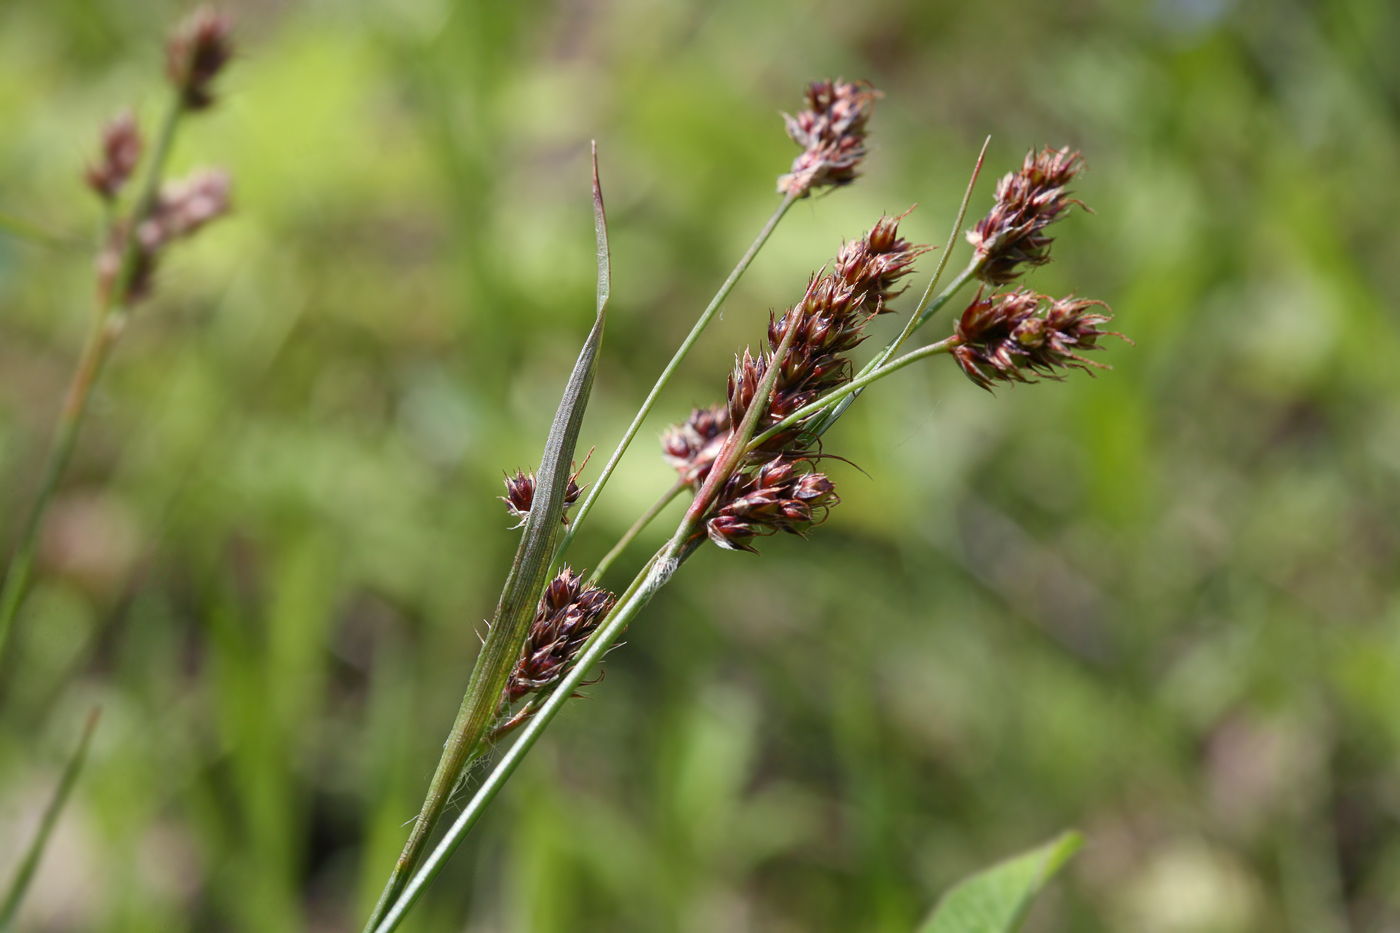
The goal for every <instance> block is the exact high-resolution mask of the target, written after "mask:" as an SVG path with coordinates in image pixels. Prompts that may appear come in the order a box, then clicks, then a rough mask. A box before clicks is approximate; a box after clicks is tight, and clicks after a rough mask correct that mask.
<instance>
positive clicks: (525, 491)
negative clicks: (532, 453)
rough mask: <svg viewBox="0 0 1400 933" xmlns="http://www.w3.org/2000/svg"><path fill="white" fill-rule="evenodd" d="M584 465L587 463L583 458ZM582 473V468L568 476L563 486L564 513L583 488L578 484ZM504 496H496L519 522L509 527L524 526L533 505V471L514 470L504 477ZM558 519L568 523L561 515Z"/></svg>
mask: <svg viewBox="0 0 1400 933" xmlns="http://www.w3.org/2000/svg"><path fill="white" fill-rule="evenodd" d="M584 463H585V465H586V464H587V463H588V460H587V458H584ZM582 472H583V467H579V468H578V469H577V470H575V471H574V472H573V473H571V474H570V475H569V479H568V481H567V482H566V483H565V484H564V511H565V512H567V511H568V510H569V507H570V506H572V505H573V504H574V503H575V502H577V501H578V497H579V494H580V493H582V492H583V487H582V486H580V485H579V484H578V477H579V474H580V473H582ZM505 484H506V494H505V495H504V496H497V498H498V499H500V500H501V501H502V502H504V503H505V504H506V511H507V512H509V513H510V514H511V516H512V517H513V518H516V519H519V521H518V522H517V523H516V524H515V525H513V526H511V527H513V528H519V527H521V526H523V525H524V524H525V519H527V518H529V517H530V508H531V506H533V505H534V504H535V474H534V472H533V471H531V472H529V473H526V472H524V471H523V470H516V471H515V475H514V476H506V478H505ZM560 519H561V520H562V521H563V522H564V524H566V525H567V524H568V523H569V517H568V516H567V515H561V516H560Z"/></svg>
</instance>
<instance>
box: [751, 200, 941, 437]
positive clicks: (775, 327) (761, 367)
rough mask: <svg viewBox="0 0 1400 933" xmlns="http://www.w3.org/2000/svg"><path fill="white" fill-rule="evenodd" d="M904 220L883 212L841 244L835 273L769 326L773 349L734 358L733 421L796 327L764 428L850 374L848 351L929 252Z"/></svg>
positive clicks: (818, 279) (826, 273)
mask: <svg viewBox="0 0 1400 933" xmlns="http://www.w3.org/2000/svg"><path fill="white" fill-rule="evenodd" d="M902 218H903V215H900V216H899V217H884V218H881V219H880V221H879V222H878V223H876V224H875V226H874V227H873V228H871V230H870V232H869V233H867V234H866V235H865V236H863V237H861V238H859V239H856V240H852V241H851V242H849V243H847V244H846V245H845V246H843V247H842V248H841V251H840V252H839V253H838V254H837V256H836V259H835V261H834V262H833V263H832V264H831V266H830V267H829V268H830V271H824V272H822V273H821V274H819V275H817V276H815V277H814V278H813V279H812V281H811V283H810V284H809V285H808V287H807V293H806V294H805V295H804V296H803V298H802V300H801V301H800V302H798V303H797V304H796V305H794V306H793V307H791V308H789V309H788V310H786V311H784V312H783V313H782V314H781V315H777V316H772V317H770V319H769V324H768V348H767V350H765V351H763V352H761V353H760V354H759V356H758V357H757V358H754V357H753V355H752V353H751V352H750V351H748V350H745V351H744V354H743V355H742V356H741V357H739V358H737V359H736V361H735V367H734V370H733V372H732V373H731V374H730V377H729V387H728V402H729V418H730V421H731V422H732V423H734V424H738V423H739V421H741V420H742V419H743V416H744V412H745V411H747V410H748V407H749V405H751V404H752V403H753V397H754V393H755V392H756V391H757V390H758V385H759V383H760V382H761V381H762V380H763V374H764V372H765V371H766V370H767V368H768V365H769V362H770V360H771V359H772V357H773V355H774V354H775V353H776V352H777V350H778V348H779V347H780V346H781V345H782V342H783V338H784V337H785V336H786V335H787V332H788V329H789V328H797V333H796V334H795V335H794V336H793V341H792V344H791V345H790V347H789V348H788V351H787V353H786V355H785V356H784V357H783V359H782V361H781V363H780V364H779V365H780V366H781V370H780V372H779V374H778V378H777V380H776V382H775V383H774V386H773V394H772V396H771V398H770V399H769V406H768V412H767V415H766V420H765V421H764V422H763V423H762V424H761V425H760V429H762V428H765V427H768V426H770V425H773V424H776V423H778V422H779V421H781V420H782V419H783V418H786V417H787V416H788V415H790V414H792V413H793V412H795V411H797V410H798V409H800V408H802V407H803V406H804V405H806V404H808V403H809V402H811V401H813V400H815V399H816V398H817V397H819V396H820V395H822V394H824V393H825V392H827V391H829V390H831V389H833V388H835V387H837V386H838V385H840V384H841V383H843V382H845V381H846V380H848V379H849V378H850V369H851V367H850V363H849V361H848V360H847V358H846V356H845V354H847V353H849V352H850V351H851V350H853V349H854V348H855V347H856V346H857V345H859V344H860V342H861V341H862V340H864V339H865V335H864V328H865V325H866V323H867V322H869V321H870V319H871V318H873V317H875V316H876V315H877V314H880V313H882V312H884V311H885V310H887V308H886V307H885V304H886V302H887V301H888V300H889V299H891V298H893V297H894V296H895V295H897V294H898V293H899V292H898V290H897V289H896V287H895V286H896V283H897V282H898V281H899V279H901V278H902V277H903V276H905V275H907V274H908V273H909V272H910V271H912V269H913V265H914V260H915V259H917V258H918V257H919V256H920V255H922V254H923V253H925V252H927V251H928V247H926V246H918V245H915V244H913V243H910V242H909V241H908V240H905V239H903V238H901V237H900V236H899V221H900V220H901V219H902ZM795 445H796V446H797V447H799V448H800V447H801V446H803V445H802V444H801V432H800V430H799V429H796V428H795V429H793V430H791V431H785V432H783V433H781V434H778V435H775V436H774V437H772V438H770V439H769V440H768V441H767V442H766V443H765V444H764V445H763V446H762V447H761V448H759V450H760V452H767V453H777V452H780V451H784V450H792V449H793V448H794V446H795Z"/></svg>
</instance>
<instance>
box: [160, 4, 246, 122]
mask: <svg viewBox="0 0 1400 933" xmlns="http://www.w3.org/2000/svg"><path fill="white" fill-rule="evenodd" d="M230 26H231V24H230V22H229V19H228V17H226V16H224V15H223V14H221V13H218V12H215V11H214V10H213V9H211V8H210V7H200V8H199V9H198V10H195V11H194V12H193V13H191V14H190V15H189V16H188V17H187V18H186V19H185V20H184V22H182V23H180V25H179V26H177V27H176V28H175V31H174V32H173V33H172V34H171V36H170V41H169V42H168V43H167V44H166V47H165V70H166V74H167V75H168V76H169V78H170V82H171V83H172V84H174V85H175V87H176V88H177V89H178V90H179V91H180V99H181V101H182V102H183V104H184V106H185V109H187V110H203V109H205V108H206V107H209V106H210V105H212V104H213V103H214V90H213V84H214V78H215V77H217V76H218V74H219V72H220V71H222V70H223V68H224V66H225V65H226V64H228V61H229V59H230V58H232V57H233V42H232V39H231V36H230V31H231V29H230Z"/></svg>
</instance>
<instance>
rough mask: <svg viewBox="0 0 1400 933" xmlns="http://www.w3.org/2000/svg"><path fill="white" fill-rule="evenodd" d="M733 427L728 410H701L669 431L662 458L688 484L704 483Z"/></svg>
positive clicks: (692, 413)
mask: <svg viewBox="0 0 1400 933" xmlns="http://www.w3.org/2000/svg"><path fill="white" fill-rule="evenodd" d="M729 425H730V422H729V409H728V408H727V407H726V406H724V405H711V406H710V407H709V408H697V409H695V410H694V411H692V412H691V413H690V417H689V418H687V419H686V420H685V421H684V422H683V423H682V424H677V425H672V426H671V427H669V428H667V429H666V433H665V434H663V435H662V436H661V452H662V456H664V457H665V458H666V462H667V463H669V464H670V465H671V466H673V467H675V469H676V472H678V473H679V474H680V475H681V479H682V480H684V481H685V482H686V483H687V484H689V485H691V486H694V485H696V484H697V483H703V482H704V481H705V477H706V475H708V474H709V472H710V467H711V466H713V465H714V462H715V457H717V456H719V451H720V448H722V447H723V446H724V442H725V440H727V439H728V437H729Z"/></svg>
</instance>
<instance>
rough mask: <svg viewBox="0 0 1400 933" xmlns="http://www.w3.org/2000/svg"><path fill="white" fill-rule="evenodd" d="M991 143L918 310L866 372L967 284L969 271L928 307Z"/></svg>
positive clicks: (982, 155)
mask: <svg viewBox="0 0 1400 933" xmlns="http://www.w3.org/2000/svg"><path fill="white" fill-rule="evenodd" d="M991 141H992V137H990V136H988V137H987V138H986V139H985V140H983V141H982V151H981V152H979V153H978V154H977V164H976V165H974V166H973V167H972V177H971V178H969V179H968V180H967V190H966V191H964V192H963V199H962V203H961V204H959V205H958V216H957V219H956V220H954V221H953V229H952V231H951V232H950V233H949V234H948V242H947V243H946V244H945V245H944V247H943V255H942V256H940V257H938V268H937V269H935V270H933V278H931V279H929V282H928V287H927V288H925V289H924V294H923V296H922V297H921V298H919V305H918V307H916V308H915V309H914V313H913V314H911V315H909V323H908V324H905V325H904V330H903V331H901V332H900V334H899V336H898V337H896V338H895V339H894V340H892V341H890V343H889V345H887V346H886V347H885V349H884V350H882V351H881V352H880V355H879V356H877V357H876V358H875V359H874V360H873V361H872V362H873V364H874V365H873V366H867V367H866V368H867V369H878V368H879V367H881V366H883V365H884V364H885V361H886V360H888V359H889V358H890V357H891V356H894V353H895V351H896V350H898V349H899V348H900V347H901V346H903V345H904V341H906V340H908V339H909V335H910V334H912V333H914V331H916V330H918V329H919V328H920V327H922V326H923V325H924V323H925V322H926V321H928V319H929V318H930V317H932V316H933V314H934V313H935V312H937V311H938V309H939V308H941V307H943V305H944V304H945V303H946V302H947V301H948V299H949V298H951V297H952V296H953V295H954V294H955V293H956V292H957V290H958V289H959V288H961V287H962V285H963V283H965V282H966V281H967V278H965V276H969V275H970V274H971V273H970V272H969V271H967V270H965V271H964V272H963V275H962V276H960V277H959V279H958V280H957V281H954V283H953V284H952V285H950V286H949V287H948V288H947V290H945V291H944V292H943V293H942V294H940V295H939V296H938V297H939V301H938V302H937V303H936V304H935V305H934V306H933V307H931V308H930V307H928V300H929V296H930V295H932V294H933V289H934V288H935V287H936V286H937V285H938V280H939V279H940V278H942V277H943V270H944V269H945V268H947V266H948V257H950V256H952V255H953V244H954V243H955V242H957V238H958V231H959V230H961V229H962V222H963V218H964V217H966V216H967V204H968V202H969V201H971V200H972V189H973V188H974V187H975V186H976V185H977V176H978V175H980V174H981V173H982V160H983V159H985V158H986V157H987V146H988V145H989V144H990V143H991ZM974 262H975V260H974ZM969 269H971V266H969Z"/></svg>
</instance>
